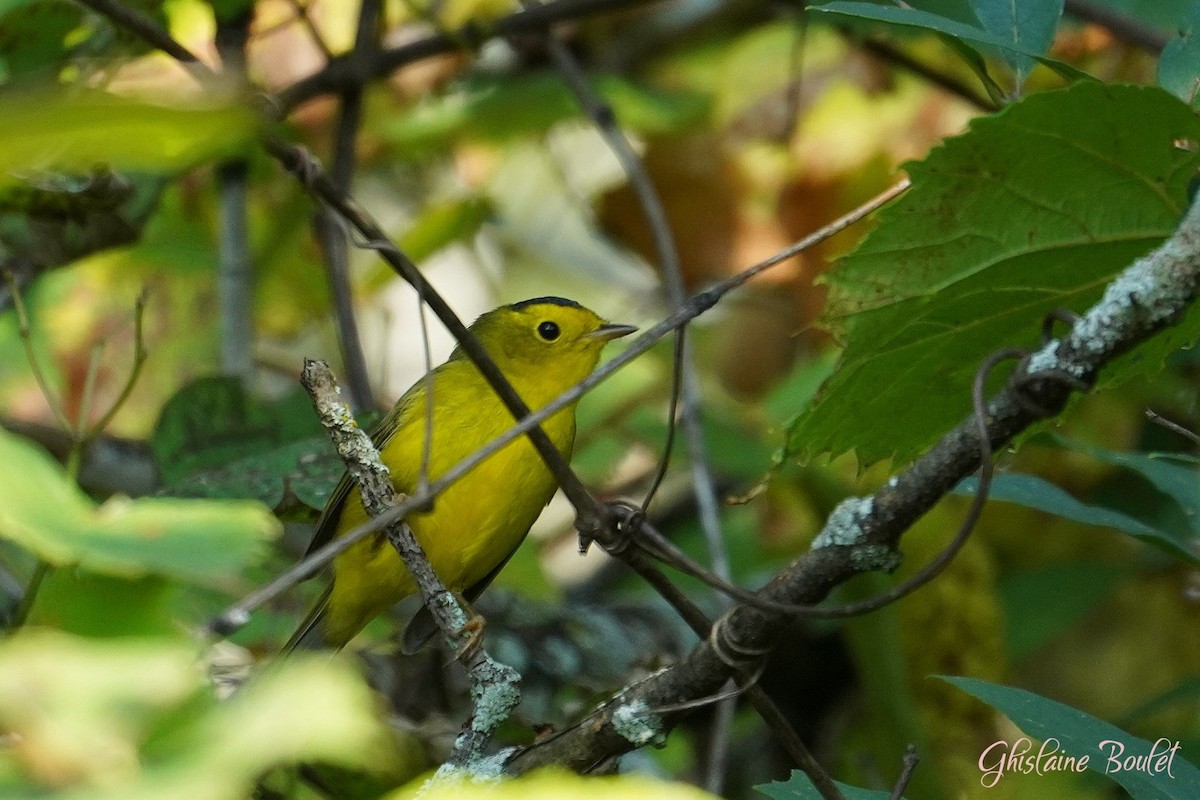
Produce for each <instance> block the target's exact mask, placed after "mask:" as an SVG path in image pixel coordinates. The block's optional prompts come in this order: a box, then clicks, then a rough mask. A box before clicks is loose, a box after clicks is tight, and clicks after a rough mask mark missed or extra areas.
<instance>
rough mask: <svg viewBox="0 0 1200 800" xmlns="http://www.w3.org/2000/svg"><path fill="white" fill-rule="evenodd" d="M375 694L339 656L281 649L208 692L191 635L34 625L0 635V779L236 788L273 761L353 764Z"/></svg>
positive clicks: (38, 788) (149, 788)
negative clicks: (246, 677) (281, 657)
mask: <svg viewBox="0 0 1200 800" xmlns="http://www.w3.org/2000/svg"><path fill="white" fill-rule="evenodd" d="M372 706H373V702H372V698H371V694H370V690H369V689H368V688H367V686H366V685H365V684H364V683H363V682H362V681H361V679H360V678H359V677H358V676H357V675H355V673H354V672H353V670H352V669H350V668H349V667H348V665H346V664H344V663H342V662H340V661H337V660H334V661H330V660H329V659H328V658H324V659H317V658H304V657H300V658H290V659H288V660H287V661H286V662H284V663H280V664H276V665H274V667H273V668H272V669H271V670H267V671H266V672H264V673H263V674H262V675H260V676H259V677H258V678H256V679H255V680H253V681H252V682H250V683H248V684H247V685H245V686H244V687H243V688H242V689H241V690H239V691H238V692H237V693H236V694H234V695H233V696H232V697H230V698H228V699H227V700H225V701H221V702H218V701H217V700H216V699H215V698H214V697H213V695H212V690H211V688H210V687H209V685H208V683H207V680H206V679H205V676H204V673H203V670H202V669H200V665H198V664H197V663H196V651H195V647H194V644H192V643H189V642H182V641H173V640H162V639H131V638H124V639H119V640H102V641H98V640H90V639H80V638H76V637H73V636H68V635H65V634H62V633H58V632H52V631H48V630H32V629H31V630H28V631H24V632H22V633H20V634H18V635H17V636H15V637H13V638H12V639H9V640H8V641H6V642H4V643H3V644H2V645H0V727H2V728H3V729H4V730H5V731H6V732H7V733H8V734H9V737H10V746H8V747H6V748H5V749H4V751H3V753H2V754H0V775H2V776H3V777H2V778H0V781H2V783H0V788H3V789H4V790H5V792H10V793H6V796H21V797H32V796H38V797H48V796H53V797H58V798H84V797H87V798H91V799H92V800H108V799H109V798H112V800H116V798H121V800H143V798H144V799H145V800H150V798H156V799H157V798H163V797H188V798H192V800H236V799H237V798H242V797H247V796H249V795H250V794H251V791H252V789H253V786H254V782H255V780H256V779H257V778H258V777H259V776H260V775H262V774H263V773H264V772H266V771H267V770H269V769H270V768H272V767H274V766H277V765H281V764H287V763H296V762H300V761H322V762H327V763H334V764H341V765H345V766H364V765H365V764H366V762H367V759H368V755H367V754H368V753H370V752H372V751H373V750H374V751H378V750H379V747H380V744H381V742H382V741H383V737H384V736H385V734H383V732H382V730H381V726H380V725H379V723H378V722H377V721H376V720H375V717H374V714H373V712H372ZM50 790H56V791H55V792H54V793H53V794H51V793H50Z"/></svg>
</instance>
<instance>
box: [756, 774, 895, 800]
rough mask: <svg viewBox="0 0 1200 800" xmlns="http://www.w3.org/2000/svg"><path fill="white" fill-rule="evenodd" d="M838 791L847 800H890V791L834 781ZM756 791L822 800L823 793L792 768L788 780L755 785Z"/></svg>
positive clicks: (783, 798)
mask: <svg viewBox="0 0 1200 800" xmlns="http://www.w3.org/2000/svg"><path fill="white" fill-rule="evenodd" d="M833 783H834V785H835V786H837V788H838V791H840V792H841V793H842V796H843V797H845V798H846V800H888V796H889V795H890V792H881V791H877V790H873V789H860V788H858V787H857V786H847V785H846V784H844V783H842V782H841V781H834V782H833ZM754 789H755V791H757V792H759V793H760V794H765V795H766V796H767V797H769V798H771V800H821V793H820V792H818V791H817V787H815V786H813V783H812V781H811V780H810V779H809V777H808V776H807V775H805V774H804V773H803V772H801V771H800V770H798V769H796V770H792V777H790V778H788V779H787V780H786V781H776V782H775V783H764V784H761V785H759V786H755V787H754Z"/></svg>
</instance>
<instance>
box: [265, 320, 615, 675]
mask: <svg viewBox="0 0 1200 800" xmlns="http://www.w3.org/2000/svg"><path fill="white" fill-rule="evenodd" d="M634 330H636V328H634V327H633V326H631V325H614V324H610V323H608V322H605V321H604V320H603V319H601V318H600V317H599V316H597V315H596V314H595V313H593V312H592V311H589V310H588V309H586V308H584V307H583V306H581V305H579V304H578V303H576V302H574V301H572V300H564V299H563V298H561V297H537V298H534V299H532V300H525V301H523V302H520V303H514V304H512V305H507V306H501V307H500V308H497V309H494V310H493V311H489V312H488V313H486V314H484V315H483V316H481V317H480V318H479V319H477V320H476V321H475V322H474V324H472V325H471V332H472V333H473V334H474V335H475V337H476V338H477V339H478V340H479V342H480V343H481V344H482V345H483V347H484V348H485V349H486V350H487V352H488V354H489V355H490V356H491V357H492V358H493V359H494V360H495V362H496V364H497V366H499V367H500V369H501V371H502V372H503V373H504V375H505V376H506V377H507V378H508V380H509V381H510V382H511V383H512V385H513V388H514V389H516V390H517V394H519V395H520V396H521V399H523V400H524V401H525V404H526V405H528V406H529V408H530V409H531V410H534V411H536V410H537V409H539V408H541V407H543V406H545V405H547V404H548V403H550V401H552V400H554V399H555V398H556V397H558V396H559V395H560V394H562V393H563V391H565V390H566V389H569V388H570V387H571V386H574V385H575V384H576V383H579V381H581V380H583V379H584V378H585V377H587V376H588V375H589V374H590V373H591V372H592V370H594V369H595V368H596V364H597V363H598V362H599V360H600V351H601V350H602V349H603V348H604V345H605V343H606V342H609V341H611V340H613V339H616V338H618V337H621V336H626V335H628V334H630V333H632V332H633V331H634ZM429 383H430V381H428V380H427V378H422V379H421V380H419V381H417V382H416V383H415V384H413V386H412V387H411V388H410V389H409V390H408V391H407V392H405V393H404V396H403V397H401V398H400V400H399V401H398V402H397V403H396V405H395V407H394V408H393V409H392V410H391V412H390V413H389V414H388V415H387V417H385V418H384V419H383V420H381V421H380V422H379V424H378V425H377V426H376V428H375V430H373V431H372V433H371V438H372V440H373V441H374V442H375V446H376V447H378V448H379V452H380V455H381V456H382V457H383V462H384V463H385V464H387V466H388V469H389V470H391V473H392V483H393V484H394V485H395V487H396V491H398V492H405V493H411V492H413V491H414V490H415V489H416V487H417V484H418V481H419V480H420V471H421V462H422V453H423V449H424V447H425V422H426V416H427V409H426V397H427V396H428V395H427V386H428V384H429ZM432 384H433V437H432V447H431V449H430V451H429V474H428V478H429V480H431V481H433V480H437V478H438V477H439V476H441V475H442V474H443V473H445V472H446V471H447V470H448V469H450V467H452V466H454V465H455V464H456V463H458V462H459V461H461V460H462V459H464V458H466V457H467V456H469V455H470V454H471V453H473V452H475V451H476V450H478V449H479V448H480V447H482V446H483V445H485V444H487V443H488V442H489V441H491V440H493V439H495V438H496V437H497V436H499V435H500V434H501V433H503V432H504V431H506V430H508V429H509V428H510V427H512V425H513V424H514V418H513V416H512V414H511V413H510V412H509V411H508V409H507V407H505V405H504V404H503V403H502V402H501V401H500V398H499V397H498V396H497V395H496V393H495V392H494V391H493V390H492V388H491V386H490V384H488V382H487V380H486V379H484V377H483V375H482V374H481V373H480V372H479V370H478V369H476V367H475V365H474V364H472V363H471V361H470V359H468V358H467V356H466V354H465V353H464V352H463V351H462V349H461V348H457V349H455V351H454V352H453V353H452V354H451V355H450V358H449V359H448V360H447V361H446V363H444V364H442V365H441V366H439V367H437V368H436V369H434V370H433V380H432ZM542 430H544V431H545V432H546V435H547V436H549V437H550V441H552V442H553V443H554V445H555V447H557V448H558V450H559V452H561V453H562V454H563V455H564V456H567V457H570V454H571V448H572V446H573V445H574V442H575V404H571V405H569V406H567V407H565V408H563V409H562V410H561V411H559V412H558V413H556V414H554V415H553V416H551V417H550V418H549V419H547V420H545V421H544V422H542ZM556 488H557V483H556V482H555V480H554V477H553V476H552V475H551V474H550V471H549V470H548V469H546V465H545V464H544V463H543V462H542V459H541V457H540V456H539V455H538V454H537V451H536V450H535V449H534V447H533V445H532V444H531V443H530V441H529V439H528V438H527V437H525V436H521V437H519V438H517V439H514V440H513V441H512V442H510V443H509V444H508V445H506V446H505V447H503V448H502V449H500V450H499V451H497V452H496V453H495V454H493V455H492V456H490V457H489V458H487V459H486V460H484V461H483V462H481V463H480V464H479V465H477V466H476V467H475V468H474V469H472V470H471V471H470V472H468V473H467V474H466V475H464V476H463V477H462V478H461V479H460V480H458V481H457V482H455V483H454V484H452V485H451V486H450V487H449V488H447V489H446V490H445V491H444V492H442V493H441V495H439V496H438V498H437V499H436V501H435V504H434V507H433V509H432V510H431V511H429V512H427V513H420V514H411V515H409V517H408V523H409V525H410V526H411V527H412V530H413V533H414V534H415V535H416V537H417V541H419V542H420V543H421V546H422V547H423V548H424V549H425V554H426V555H427V556H428V557H429V563H430V564H431V565H432V566H433V569H434V571H435V572H436V573H437V574H438V577H439V578H441V579H442V582H443V583H444V584H445V585H446V587H447V588H448V589H450V590H451V591H454V592H458V593H460V594H462V595H463V596H464V597H465V598H466V599H467V600H468V601H472V600H474V599H475V598H476V597H478V596H479V594H480V593H481V592H482V591H483V590H484V589H485V588H487V586H488V584H489V583H491V582H492V579H493V578H495V577H496V574H497V573H498V572H499V571H500V569H501V568H502V567H503V566H504V564H505V563H506V562H507V561H508V559H509V557H511V556H512V554H513V552H514V551H515V550H516V549H517V546H518V545H520V544H521V540H522V539H524V538H525V534H526V533H528V532H529V528H530V526H532V525H533V523H534V520H536V519H537V517H538V515H539V514H540V513H541V511H542V509H543V508H544V507H545V506H546V504H547V503H548V502H550V498H551V496H552V495H553V494H554V491H555V489H556ZM366 520H367V514H366V512H365V511H364V510H363V506H362V498H361V497H360V495H359V494H358V492H357V491H354V481H353V479H352V478H351V477H350V475H349V474H345V475H343V476H342V479H341V481H340V482H339V483H338V485H337V488H336V489H335V490H334V492H333V495H332V497H330V498H329V502H328V503H327V504H326V506H325V510H324V511H322V512H321V517H320V519H318V520H317V527H316V533H315V534H314V535H313V540H312V542H311V544H309V546H308V552H309V553H311V552H313V551H314V550H316V549H317V548H319V547H321V546H322V545H324V544H326V543H327V542H329V541H330V540H332V539H334V538H336V537H338V536H341V535H342V534H344V533H345V532H346V531H349V530H351V529H352V528H355V527H357V526H358V525H360V524H362V523H363V522H365V521H366ZM415 592H417V586H416V583H415V582H414V581H413V578H412V576H411V575H410V574H409V572H408V569H407V568H406V567H405V566H404V562H403V561H402V560H401V558H400V556H399V555H397V554H396V551H395V549H393V548H392V546H391V545H390V544H388V542H387V541H386V539H384V538H383V536H381V535H379V536H369V537H367V538H366V539H364V540H362V541H360V542H358V543H357V544H355V545H354V546H353V547H351V548H350V549H348V550H347V551H346V552H345V553H343V554H342V555H340V556H338V557H337V558H336V559H335V560H334V562H333V581H332V582H331V583H330V585H329V587H328V588H327V589H326V590H325V593H324V594H323V595H322V596H321V599H320V600H319V601H318V602H317V605H316V606H315V607H314V608H313V610H312V611H310V612H309V614H308V616H307V617H306V618H305V620H304V622H302V623H301V625H300V627H299V628H298V629H297V630H296V632H295V633H294V634H293V635H292V637H291V639H290V640H289V641H288V643H287V644H286V645H285V646H284V650H285V652H286V651H288V650H292V649H294V648H296V647H332V648H340V647H343V646H344V645H345V644H346V643H347V642H349V641H350V640H351V639H352V638H354V636H355V635H357V634H358V632H359V631H361V630H362V629H363V627H364V626H365V625H366V624H367V623H368V622H370V621H371V620H372V619H373V618H374V617H376V616H377V615H379V614H380V613H382V612H383V611H385V610H386V609H387V608H389V607H390V606H392V605H393V604H395V603H397V602H399V601H400V600H402V599H404V598H405V597H407V596H409V595H411V594H414V593H415ZM435 632H436V627H435V626H434V625H433V623H432V617H430V615H429V614H428V612H427V611H426V610H424V609H422V611H421V612H420V613H419V614H418V615H417V617H415V618H414V619H413V621H412V622H411V623H410V624H409V626H408V629H407V630H406V631H405V635H404V649H405V651H406V652H412V651H413V650H416V649H417V648H419V647H421V646H422V645H423V644H424V643H425V642H426V641H428V639H429V638H430V637H431V636H432V635H433V633H435Z"/></svg>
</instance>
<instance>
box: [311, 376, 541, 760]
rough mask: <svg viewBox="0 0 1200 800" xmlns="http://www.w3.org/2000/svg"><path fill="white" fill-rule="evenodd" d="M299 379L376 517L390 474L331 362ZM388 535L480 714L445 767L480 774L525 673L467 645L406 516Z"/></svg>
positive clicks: (451, 601)
mask: <svg viewBox="0 0 1200 800" xmlns="http://www.w3.org/2000/svg"><path fill="white" fill-rule="evenodd" d="M300 382H301V383H302V384H303V385H304V388H305V390H306V391H307V392H308V393H309V396H310V397H311V398H312V401H313V408H314V409H315V410H316V412H317V417H318V419H319V420H320V422H321V425H322V426H323V427H324V428H325V430H326V431H328V433H329V436H330V438H331V439H332V440H333V443H334V445H335V446H336V447H337V451H338V455H339V456H341V458H342V460H343V461H344V462H345V463H346V468H347V469H348V470H350V474H351V475H353V476H354V480H355V483H356V484H357V485H358V487H359V489H360V491H361V493H362V502H363V508H365V509H366V511H367V513H368V514H370V515H371V516H372V517H376V516H379V515H380V514H383V513H384V512H386V511H388V510H389V509H390V508H391V507H392V505H393V503H394V501H395V500H396V495H395V489H394V488H393V486H392V481H391V472H390V471H389V470H388V468H387V465H386V464H384V463H383V461H382V460H381V459H380V457H379V451H378V450H376V449H375V446H374V445H373V444H372V443H371V439H370V437H368V436H367V434H366V433H365V432H364V431H363V430H362V428H360V427H359V426H358V423H357V422H356V421H355V420H354V415H353V414H352V413H351V411H350V407H349V406H347V405H346V402H345V401H344V400H343V399H342V397H341V389H340V388H339V387H338V385H337V382H336V381H335V380H334V377H333V373H332V372H331V371H330V370H329V365H328V364H326V363H325V362H324V361H316V360H313V359H305V361H304V369H303V370H302V371H301V373H300ZM384 534H385V535H386V536H387V538H388V541H389V542H391V543H392V545H393V546H394V547H395V548H396V552H398V553H399V554H400V557H401V558H402V559H404V563H405V565H406V566H407V567H408V571H409V572H410V573H411V574H412V576H413V579H414V580H415V581H416V583H417V586H418V587H420V590H421V600H422V601H423V602H424V603H425V605H426V607H427V608H428V609H429V611H430V613H431V614H432V615H433V618H434V620H435V621H436V622H437V624H438V627H439V628H440V629H441V631H442V633H443V634H444V635H445V637H446V641H447V642H449V644H450V646H451V647H452V648H454V649H455V650H457V651H458V652H459V654H460V660H461V661H462V662H463V667H464V668H465V669H466V670H467V678H468V680H469V681H470V684H471V698H472V700H473V701H474V703H475V713H474V714H473V716H472V719H471V724H470V726H469V727H468V728H467V729H466V730H465V731H463V733H462V734H460V736H459V737H458V740H457V741H455V743H454V749H453V750H452V752H451V755H450V759H449V760H448V761H447V762H446V765H445V766H444V769H449V770H458V771H467V772H472V773H475V772H478V771H480V769H481V768H480V766H479V765H480V764H481V763H483V761H482V756H483V751H484V747H485V746H486V745H487V742H488V741H489V739H490V738H491V735H492V733H493V732H494V731H495V730H496V727H497V726H498V725H499V724H500V723H501V722H503V721H504V720H505V719H507V717H508V714H509V712H511V711H512V709H513V708H515V707H516V705H517V703H518V702H520V699H521V695H520V691H519V690H518V689H517V684H518V682H519V681H520V679H521V676H520V675H519V674H517V672H516V670H514V669H512V668H511V667H509V666H507V665H505V664H501V663H500V662H498V661H496V660H494V659H493V658H492V657H491V656H490V655H488V653H487V652H486V651H485V650H484V649H483V648H482V647H478V646H472V647H468V645H471V644H474V643H473V642H472V636H473V634H472V632H471V631H470V630H469V629H468V627H469V626H468V620H469V618H468V615H467V612H466V610H465V609H464V608H463V607H462V605H461V604H460V603H459V600H458V598H457V597H455V596H454V594H453V593H452V592H450V590H449V589H447V588H446V586H445V584H443V583H442V581H441V579H439V578H438V576H437V574H436V573H435V572H434V571H433V567H431V566H430V564H429V559H428V558H427V557H426V556H425V551H424V550H423V549H422V548H421V544H420V542H418V541H417V539H416V537H415V536H414V535H413V532H412V529H411V528H409V526H408V525H407V524H406V523H405V522H404V521H403V520H402V519H401V520H397V521H394V522H392V523H390V524H389V525H388V526H387V528H385V530H384Z"/></svg>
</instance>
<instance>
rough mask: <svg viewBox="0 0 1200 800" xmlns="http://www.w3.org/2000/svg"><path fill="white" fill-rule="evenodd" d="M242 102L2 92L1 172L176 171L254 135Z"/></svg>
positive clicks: (231, 148)
mask: <svg viewBox="0 0 1200 800" xmlns="http://www.w3.org/2000/svg"><path fill="white" fill-rule="evenodd" d="M256 124H257V118H256V116H255V115H254V113H253V111H251V110H250V108H249V107H248V106H245V105H242V104H237V105H229V106H217V107H213V108H170V107H167V106H161V105H154V104H152V103H148V102H145V101H142V100H132V99H129V98H124V97H118V96H116V95H110V94H105V93H103V92H97V91H91V90H89V91H71V92H68V91H65V90H54V91H51V90H43V91H39V92H11V93H8V94H5V95H4V96H2V97H0V175H6V174H7V173H9V172H13V171H17V172H20V173H23V174H25V173H29V172H36V171H51V172H77V171H86V170H90V169H92V168H93V167H95V165H96V164H105V165H108V166H111V167H113V168H114V169H134V170H138V169H140V170H147V171H160V172H165V171H174V170H178V169H183V168H185V167H188V166H191V165H193V164H197V163H200V162H202V161H204V160H206V159H209V158H213V157H216V156H220V155H228V154H231V153H233V152H235V151H236V150H237V149H238V148H239V147H240V146H242V145H243V144H244V143H245V142H246V141H247V140H249V138H250V137H251V136H252V135H253V134H254V131H255V127H256Z"/></svg>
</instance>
